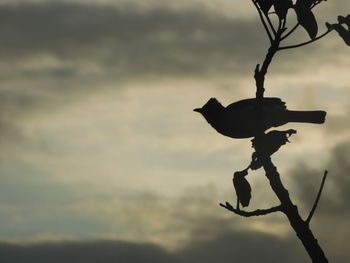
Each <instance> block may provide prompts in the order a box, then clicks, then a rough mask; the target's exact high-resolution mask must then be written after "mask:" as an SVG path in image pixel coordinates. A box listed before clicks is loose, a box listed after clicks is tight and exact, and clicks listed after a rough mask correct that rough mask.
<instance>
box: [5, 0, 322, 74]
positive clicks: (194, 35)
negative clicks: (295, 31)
mask: <svg viewBox="0 0 350 263" xmlns="http://www.w3.org/2000/svg"><path fill="white" fill-rule="evenodd" d="M0 32H1V34H2V40H3V41H2V42H1V43H0V54H1V57H2V59H3V60H5V61H14V60H15V61H16V60H20V59H23V58H26V57H28V56H29V57H35V56H38V55H43V54H51V55H53V56H55V57H58V58H60V59H61V60H63V61H66V62H67V61H75V63H77V62H79V61H80V62H82V63H81V65H80V66H81V67H82V68H75V67H74V66H72V65H71V64H70V65H65V66H62V65H61V66H60V65H56V66H52V67H49V68H48V67H44V68H42V69H40V70H38V69H36V70H30V69H25V70H24V69H22V71H21V74H22V76H23V77H30V76H34V77H40V76H43V75H45V76H53V77H57V78H67V77H68V78H69V77H71V76H74V75H77V74H78V75H79V74H80V73H81V72H82V71H84V68H83V67H84V63H83V62H86V61H90V62H91V61H93V62H94V63H97V64H98V65H100V66H101V67H103V70H102V71H103V72H104V73H101V74H103V76H104V77H105V78H106V77H107V76H106V73H112V72H113V74H114V76H116V75H117V76H118V77H119V78H123V77H126V76H127V77H128V78H134V79H135V78H136V79H137V78H139V76H140V75H145V74H146V75H156V76H157V77H161V76H162V75H166V76H169V75H171V76H173V75H175V76H176V75H178V74H181V75H193V74H201V73H212V74H227V73H230V74H235V73H239V74H241V73H242V72H246V73H251V71H252V69H253V68H254V64H255V63H256V62H257V61H259V60H261V59H262V57H263V55H264V53H265V51H266V48H267V46H268V43H267V38H266V36H265V33H264V31H263V28H262V26H261V25H260V21H258V19H257V17H256V18H255V19H244V18H240V19H239V18H235V19H233V18H227V17H224V16H220V15H219V14H217V13H215V12H209V11H205V10H204V9H200V10H198V11H194V10H190V9H189V10H182V11H181V12H180V11H174V10H172V9H164V8H163V9H152V10H149V11H140V10H138V9H137V8H135V9H133V8H123V9H120V8H119V9H118V8H117V7H109V6H93V5H82V4H66V3H51V4H20V5H14V6H6V5H3V6H0ZM303 50H304V52H303V51H300V52H299V54H300V53H303V54H304V55H305V49H303ZM315 50H317V48H315V46H314V47H313V48H312V49H308V50H307V54H308V55H309V56H310V54H313V53H314V52H315ZM283 57H285V56H283ZM293 57H295V54H294V55H293V56H287V57H285V58H284V59H288V60H289V63H290V60H291V59H292V58H293ZM304 58H305V57H304ZM76 66H77V65H76ZM78 67H79V66H78ZM278 69H281V65H279V67H278ZM3 77H6V76H3ZM95 77H96V76H95Z"/></svg>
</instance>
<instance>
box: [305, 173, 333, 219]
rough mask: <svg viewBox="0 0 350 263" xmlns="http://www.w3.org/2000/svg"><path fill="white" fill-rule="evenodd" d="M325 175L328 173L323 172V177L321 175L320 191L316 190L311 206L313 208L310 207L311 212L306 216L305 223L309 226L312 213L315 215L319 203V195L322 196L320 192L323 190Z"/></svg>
mask: <svg viewBox="0 0 350 263" xmlns="http://www.w3.org/2000/svg"><path fill="white" fill-rule="evenodd" d="M327 174H328V171H325V172H324V175H323V178H322V182H321V186H320V190H318V194H317V197H316V200H315V203H314V205H313V207H312V209H311V211H310V214H309V216H308V217H307V219H306V223H308V224H310V221H311V218H312V216H313V215H314V213H315V211H316V208H317V205H318V202H319V201H320V197H321V194H322V190H323V187H324V183H325V181H326V177H327Z"/></svg>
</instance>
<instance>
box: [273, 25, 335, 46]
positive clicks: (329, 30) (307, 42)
mask: <svg viewBox="0 0 350 263" xmlns="http://www.w3.org/2000/svg"><path fill="white" fill-rule="evenodd" d="M332 30H333V29H328V30H327V31H326V32H325V33H323V34H322V35H320V36H318V37H316V38H314V39H311V40H309V41H306V42H304V43H300V44H297V45H292V46H285V47H279V48H278V50H284V49H291V48H297V47H301V46H305V45H308V44H311V43H313V42H315V41H317V40H319V39H321V38H323V37H324V36H326V35H328V34H329V33H330V32H331V31H332Z"/></svg>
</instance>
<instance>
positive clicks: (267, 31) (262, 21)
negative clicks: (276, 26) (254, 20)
mask: <svg viewBox="0 0 350 263" xmlns="http://www.w3.org/2000/svg"><path fill="white" fill-rule="evenodd" d="M252 2H253V4H254V5H255V7H256V10H258V13H259V17H260V20H261V23H262V24H263V26H264V28H265V31H266V33H267V35H268V37H269V39H270V42H271V43H272V42H273V38H272V35H271V32H270V30H269V28H268V26H267V24H266V22H265V20H264V17H263V14H262V12H261V10H260V8H259V6H258V4H257V3H256V2H255V0H252Z"/></svg>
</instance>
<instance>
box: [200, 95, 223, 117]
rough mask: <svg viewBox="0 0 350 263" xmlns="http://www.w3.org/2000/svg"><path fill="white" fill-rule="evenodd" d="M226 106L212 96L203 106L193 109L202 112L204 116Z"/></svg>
mask: <svg viewBox="0 0 350 263" xmlns="http://www.w3.org/2000/svg"><path fill="white" fill-rule="evenodd" d="M223 108H224V106H222V105H221V103H220V102H219V101H218V100H217V99H216V98H211V99H210V100H208V102H207V103H206V104H204V106H203V107H202V108H196V109H194V110H193V111H196V112H199V113H201V114H202V115H203V116H204V117H206V116H208V115H213V114H215V113H218V111H220V110H221V109H223Z"/></svg>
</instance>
